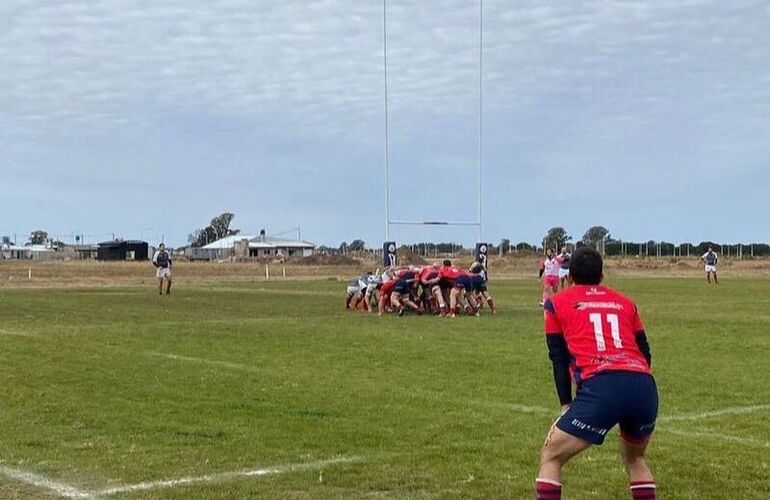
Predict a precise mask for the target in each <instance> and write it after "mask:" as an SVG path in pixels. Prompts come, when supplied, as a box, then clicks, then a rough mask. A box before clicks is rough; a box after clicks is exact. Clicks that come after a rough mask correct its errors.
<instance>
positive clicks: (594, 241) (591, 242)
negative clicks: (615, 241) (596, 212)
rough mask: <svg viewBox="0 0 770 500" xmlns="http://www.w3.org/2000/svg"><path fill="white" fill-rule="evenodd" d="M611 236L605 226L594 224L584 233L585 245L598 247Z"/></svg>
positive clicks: (583, 240)
mask: <svg viewBox="0 0 770 500" xmlns="http://www.w3.org/2000/svg"><path fill="white" fill-rule="evenodd" d="M609 237H610V230H609V229H607V228H606V227H604V226H593V227H590V228H588V231H586V233H585V234H584V235H583V239H582V242H583V244H585V245H588V246H592V247H594V248H598V247H600V245H601V244H602V243H605V242H606V241H607V239H609Z"/></svg>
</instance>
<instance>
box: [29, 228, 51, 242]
mask: <svg viewBox="0 0 770 500" xmlns="http://www.w3.org/2000/svg"><path fill="white" fill-rule="evenodd" d="M46 241H48V233H47V232H45V231H42V230H40V229H38V230H37V231H32V234H30V235H29V244H30V245H43V244H44V243H45V242H46Z"/></svg>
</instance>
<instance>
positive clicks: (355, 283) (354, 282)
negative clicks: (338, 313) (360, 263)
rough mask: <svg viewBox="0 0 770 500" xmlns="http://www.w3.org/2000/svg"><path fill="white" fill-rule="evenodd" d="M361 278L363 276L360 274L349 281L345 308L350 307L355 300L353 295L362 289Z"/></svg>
mask: <svg viewBox="0 0 770 500" xmlns="http://www.w3.org/2000/svg"><path fill="white" fill-rule="evenodd" d="M360 279H361V278H360V276H359V277H355V278H353V279H351V280H350V281H348V288H347V296H346V297H345V309H350V302H351V301H352V300H353V297H355V296H356V295H358V293H359V292H360V291H361V284H360V283H359V280H360Z"/></svg>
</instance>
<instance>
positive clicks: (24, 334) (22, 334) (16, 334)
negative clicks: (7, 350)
mask: <svg viewBox="0 0 770 500" xmlns="http://www.w3.org/2000/svg"><path fill="white" fill-rule="evenodd" d="M0 335H9V336H13V337H37V335H35V334H33V333H27V332H20V331H18V330H5V329H0Z"/></svg>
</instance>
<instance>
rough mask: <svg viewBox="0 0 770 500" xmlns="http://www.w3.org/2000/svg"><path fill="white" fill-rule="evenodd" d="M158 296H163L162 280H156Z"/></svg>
mask: <svg viewBox="0 0 770 500" xmlns="http://www.w3.org/2000/svg"><path fill="white" fill-rule="evenodd" d="M158 294H159V295H163V278H158Z"/></svg>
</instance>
